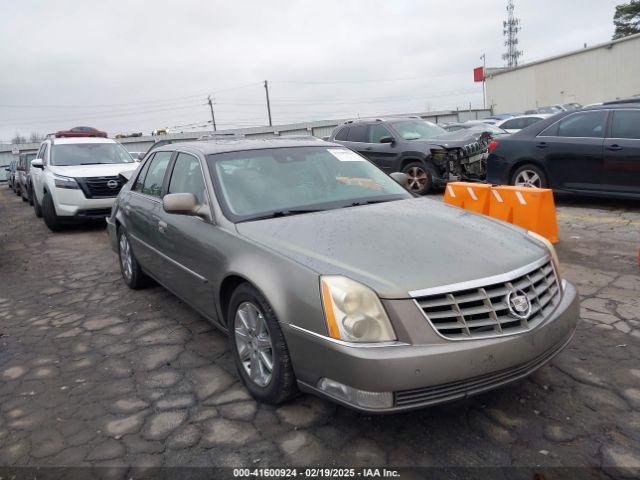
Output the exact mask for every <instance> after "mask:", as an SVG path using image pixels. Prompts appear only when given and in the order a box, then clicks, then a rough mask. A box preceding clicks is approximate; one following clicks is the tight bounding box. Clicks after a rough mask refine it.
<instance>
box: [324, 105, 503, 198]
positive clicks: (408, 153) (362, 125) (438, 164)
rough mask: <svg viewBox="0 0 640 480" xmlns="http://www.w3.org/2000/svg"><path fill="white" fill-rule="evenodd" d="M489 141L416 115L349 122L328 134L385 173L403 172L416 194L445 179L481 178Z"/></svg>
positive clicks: (484, 136) (440, 184) (481, 134)
mask: <svg viewBox="0 0 640 480" xmlns="http://www.w3.org/2000/svg"><path fill="white" fill-rule="evenodd" d="M491 139H492V134H491V133H490V132H485V131H482V130H473V131H472V130H460V131H456V132H447V131H446V130H445V129H443V128H442V127H440V126H438V125H436V124H434V123H431V122H428V121H426V120H423V119H422V118H420V117H397V118H390V119H373V120H354V121H349V122H346V123H345V124H342V125H339V126H337V127H336V128H335V129H334V130H333V132H332V133H331V135H330V137H329V141H331V142H336V143H340V144H342V145H344V146H345V147H348V148H350V149H351V150H354V151H356V152H358V153H360V154H361V155H363V156H365V157H367V158H368V159H369V160H371V162H373V163H374V164H376V165H377V166H378V167H380V168H381V169H382V170H384V171H385V172H387V173H392V172H403V173H406V174H407V175H408V177H409V178H408V184H407V187H408V188H409V189H410V190H411V191H413V192H415V193H418V194H425V193H428V192H430V191H431V190H432V189H433V188H434V187H443V186H444V185H446V183H447V182H448V181H450V180H484V178H485V175H486V159H487V156H488V147H489V144H490V142H491Z"/></svg>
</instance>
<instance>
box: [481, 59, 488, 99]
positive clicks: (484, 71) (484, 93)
mask: <svg viewBox="0 0 640 480" xmlns="http://www.w3.org/2000/svg"><path fill="white" fill-rule="evenodd" d="M480 59H481V60H482V109H483V110H486V109H487V91H486V90H485V85H484V82H485V78H486V77H487V54H486V53H483V54H482V56H481V57H480Z"/></svg>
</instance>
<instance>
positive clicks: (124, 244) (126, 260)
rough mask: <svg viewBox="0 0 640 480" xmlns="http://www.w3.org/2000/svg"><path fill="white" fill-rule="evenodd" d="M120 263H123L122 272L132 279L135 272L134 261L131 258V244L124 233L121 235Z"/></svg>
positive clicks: (128, 278) (127, 278) (126, 277)
mask: <svg viewBox="0 0 640 480" xmlns="http://www.w3.org/2000/svg"><path fill="white" fill-rule="evenodd" d="M120 264H121V265H122V273H123V274H124V276H125V279H126V280H127V281H130V280H131V276H132V274H133V261H132V258H131V246H130V245H129V241H128V240H127V236H126V235H125V234H124V233H122V234H121V235H120Z"/></svg>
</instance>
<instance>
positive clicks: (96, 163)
mask: <svg viewBox="0 0 640 480" xmlns="http://www.w3.org/2000/svg"><path fill="white" fill-rule="evenodd" d="M103 163H104V162H87V163H81V164H80V165H102V164H103Z"/></svg>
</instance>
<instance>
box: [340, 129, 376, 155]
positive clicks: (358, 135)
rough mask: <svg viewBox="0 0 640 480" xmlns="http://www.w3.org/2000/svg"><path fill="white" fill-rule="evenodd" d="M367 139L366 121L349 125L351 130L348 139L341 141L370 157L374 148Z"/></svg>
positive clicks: (348, 132)
mask: <svg viewBox="0 0 640 480" xmlns="http://www.w3.org/2000/svg"><path fill="white" fill-rule="evenodd" d="M340 133H342V132H340ZM367 140H368V137H367V125H366V124H364V123H354V124H351V125H349V130H348V131H347V140H346V141H342V142H340V143H342V144H343V145H344V146H345V147H347V148H350V149H351V150H354V151H356V152H358V153H359V154H360V155H363V156H365V157H367V158H369V154H371V150H372V148H371V145H370V144H369V143H368V141H367ZM374 163H375V162H374ZM378 166H380V165H378Z"/></svg>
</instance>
